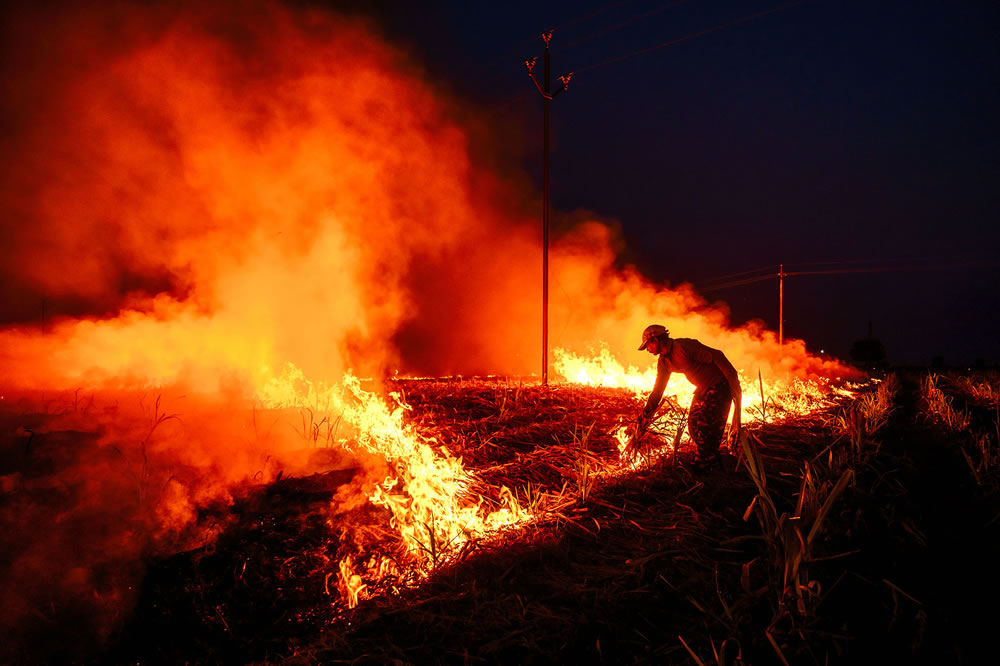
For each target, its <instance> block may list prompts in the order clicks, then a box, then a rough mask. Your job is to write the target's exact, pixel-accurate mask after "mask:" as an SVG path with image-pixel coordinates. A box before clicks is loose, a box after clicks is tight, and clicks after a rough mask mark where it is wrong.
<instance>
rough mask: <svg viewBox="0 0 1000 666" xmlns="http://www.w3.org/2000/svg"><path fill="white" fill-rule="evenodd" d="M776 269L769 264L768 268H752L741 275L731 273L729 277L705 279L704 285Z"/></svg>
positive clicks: (740, 273) (720, 276)
mask: <svg viewBox="0 0 1000 666" xmlns="http://www.w3.org/2000/svg"><path fill="white" fill-rule="evenodd" d="M773 268H774V265H773V264H768V265H767V266H761V267H759V268H751V269H750V270H748V271H740V272H739V273H729V274H728V275H717V276H715V277H711V278H705V279H704V280H702V283H712V282H718V281H719V280H730V279H732V278H736V277H741V276H744V275H750V274H751V273H759V272H760V271H766V270H771V269H773Z"/></svg>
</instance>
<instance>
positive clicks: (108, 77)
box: [0, 3, 842, 624]
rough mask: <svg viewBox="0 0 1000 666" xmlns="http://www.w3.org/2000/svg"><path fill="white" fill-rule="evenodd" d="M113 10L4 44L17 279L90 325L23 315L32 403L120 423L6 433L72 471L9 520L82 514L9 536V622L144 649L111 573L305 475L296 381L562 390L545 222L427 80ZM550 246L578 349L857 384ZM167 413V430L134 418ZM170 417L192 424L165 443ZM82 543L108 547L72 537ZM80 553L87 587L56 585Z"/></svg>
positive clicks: (15, 330)
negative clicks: (90, 611)
mask: <svg viewBox="0 0 1000 666" xmlns="http://www.w3.org/2000/svg"><path fill="white" fill-rule="evenodd" d="M101 7H102V9H101V13H100V14H94V13H91V12H92V11H96V10H90V11H88V12H87V13H78V12H63V13H59V14H55V15H52V14H51V13H46V14H45V15H44V16H43V15H42V14H41V13H37V14H36V13H33V12H30V11H24V12H20V13H16V14H12V15H11V16H10V17H9V20H7V21H5V23H6V27H5V28H4V30H5V33H6V34H5V36H4V41H5V44H6V47H5V48H6V49H7V52H6V53H5V54H4V56H5V58H4V60H5V62H6V63H7V64H6V65H4V69H3V76H4V84H5V91H6V94H7V99H8V105H7V108H6V109H5V111H4V115H3V117H2V122H3V126H4V129H5V130H6V132H5V138H4V141H3V144H2V151H3V152H2V163H0V175H2V178H0V224H2V225H3V234H4V237H5V242H4V243H3V244H2V245H0V277H2V280H3V282H4V283H5V284H6V285H7V286H6V287H5V290H6V294H5V296H7V297H8V299H7V300H8V302H10V303H24V302H29V301H30V302H34V301H36V300H37V301H40V300H43V299H44V300H45V301H46V302H48V303H51V304H56V305H57V306H59V307H56V308H55V309H56V310H57V312H56V314H57V315H59V309H60V307H61V310H62V313H63V314H65V312H67V311H73V312H75V313H78V316H58V317H57V318H56V319H55V320H54V321H49V322H48V323H46V325H44V326H39V325H37V322H36V323H32V322H31V321H28V320H29V319H31V318H33V315H32V316H31V317H29V316H28V315H26V314H25V312H26V311H24V310H23V309H22V310H17V308H13V309H12V310H11V311H8V312H5V313H3V314H4V316H5V317H6V319H7V321H11V322H12V323H11V325H9V326H8V327H7V328H6V329H4V330H3V331H0V367H2V375H3V377H4V386H3V390H4V391H5V393H6V396H7V400H8V402H7V403H6V404H7V405H11V397H12V396H15V395H20V394H21V392H23V391H43V392H44V391H50V392H51V391H63V392H65V391H70V390H72V389H75V388H81V387H82V388H83V389H84V392H83V395H84V396H86V395H87V392H88V391H90V392H93V391H98V392H99V393H98V395H99V398H98V399H97V401H96V402H95V403H94V404H96V405H97V406H98V407H97V408H95V409H83V408H82V407H81V406H80V405H79V404H78V403H76V402H75V401H76V398H73V400H74V404H73V406H72V408H70V407H69V406H68V405H69V402H68V401H69V400H70V398H69V396H70V395H71V394H70V393H60V394H59V395H60V398H59V400H61V401H62V402H61V403H60V404H61V406H60V407H59V409H58V410H55V411H54V412H49V415H51V414H55V413H58V414H59V415H60V416H59V417H58V418H55V417H53V418H46V417H45V414H42V415H41V416H39V415H38V414H37V413H38V412H42V411H44V410H41V408H40V407H39V405H38V402H37V399H36V398H35V397H26V398H25V402H23V403H21V405H22V406H20V407H17V408H16V409H15V411H18V410H20V412H21V413H22V414H26V413H36V414H35V416H33V417H32V418H35V420H36V421H37V423H36V426H35V430H33V431H31V432H29V431H27V430H25V428H26V426H24V425H23V424H21V423H20V422H18V421H17V419H16V418H12V419H10V420H9V424H10V428H7V426H6V425H5V428H6V429H5V431H4V433H3V435H4V438H5V445H6V446H9V447H13V446H24V445H25V443H26V442H28V441H31V437H34V436H35V434H36V433H37V434H38V436H39V437H40V440H39V441H42V442H44V443H45V444H46V445H47V446H49V447H50V449H51V450H50V451H49V453H47V454H45V455H47V456H49V458H46V459H51V460H53V461H56V462H54V463H53V466H52V467H51V468H46V470H39V471H38V472H37V477H36V476H32V474H34V472H25V471H24V470H23V469H22V470H21V471H17V472H12V470H13V469H15V468H16V466H15V467H10V469H5V470H4V471H3V474H4V475H5V476H4V492H5V493H8V492H20V493H25V494H24V495H23V497H28V498H31V497H35V495H33V494H32V493H35V494H37V493H38V492H41V490H42V489H41V487H40V486H39V485H38V484H41V483H43V481H41V480H40V479H43V478H47V477H46V476H45V475H46V474H50V473H51V474H54V475H55V476H58V477H59V479H60V480H59V481H52V482H51V483H54V484H55V485H56V487H58V488H62V490H60V491H59V492H61V493H63V494H61V495H59V502H61V503H62V506H59V507H53V506H52V505H47V504H34V505H32V507H33V508H31V510H30V511H28V512H27V513H25V512H21V513H19V514H18V515H20V516H21V518H18V517H17V516H15V514H14V513H12V511H13V510H12V509H11V508H10V507H11V506H12V504H11V503H8V504H7V508H6V509H5V510H4V512H3V513H4V524H5V526H6V527H8V528H10V529H11V530H14V533H15V534H22V535H24V536H23V537H22V539H21V545H22V546H23V547H22V548H21V550H20V552H19V554H18V556H17V557H15V558H13V559H12V562H13V564H12V565H11V570H10V571H9V572H7V573H9V574H10V575H11V576H14V578H9V579H10V580H14V579H15V578H16V579H18V580H28V579H31V580H35V581H39V582H37V583H33V584H32V585H30V586H23V585H22V586H20V587H15V588H12V590H11V591H9V592H8V593H7V594H6V595H5V596H6V602H7V603H6V604H5V606H6V608H7V613H8V615H11V617H10V618H6V619H12V618H14V617H18V616H26V615H30V613H31V609H33V608H39V607H40V606H43V605H45V604H46V603H47V602H48V601H49V600H50V599H51V598H52V597H53V596H54V595H57V594H58V593H59V591H62V593H64V594H65V595H66V596H69V597H72V598H74V599H78V600H85V599H89V597H88V595H90V594H91V593H92V592H93V591H94V590H97V597H96V598H97V599H98V601H92V600H91V601H78V602H74V603H79V604H82V605H83V606H84V607H87V606H88V605H94V604H96V605H98V606H100V607H101V608H110V610H108V611H107V612H106V613H104V614H102V615H100V618H101V619H103V620H106V621H107V622H108V623H111V624H113V623H114V622H118V621H120V620H121V617H122V609H123V608H126V607H127V605H128V595H127V594H125V593H124V590H126V589H128V588H129V585H132V584H134V583H135V581H136V579H137V577H138V576H139V575H140V574H141V567H138V566H136V567H135V568H131V569H130V568H117V569H115V566H116V565H115V562H118V561H137V560H139V559H141V558H143V557H145V556H148V555H149V554H150V553H151V552H156V551H157V550H158V549H161V550H162V549H169V548H171V547H187V546H190V545H192V544H195V543H200V542H201V541H202V540H203V539H205V538H206V535H205V534H204V533H201V534H198V535H190V534H188V535H185V530H187V529H188V528H189V527H190V526H191V525H192V524H193V523H194V521H195V520H196V518H197V515H196V514H197V510H198V509H201V508H204V507H206V506H209V505H212V504H213V503H222V504H225V503H226V502H227V501H229V492H230V490H231V489H232V488H234V487H236V486H238V485H239V484H241V483H247V482H253V481H258V482H260V481H268V480H270V479H273V478H274V476H275V475H276V474H277V472H278V471H280V470H285V471H286V472H288V471H289V470H300V471H308V461H307V460H306V459H305V457H303V456H302V455H301V452H300V451H299V449H301V448H302V446H303V444H302V437H307V435H308V433H307V432H303V433H302V434H301V435H300V436H299V439H295V438H293V437H291V436H290V434H289V433H291V432H292V430H291V429H290V428H289V427H288V424H281V425H280V426H274V424H273V423H272V424H270V426H268V424H262V423H258V422H257V421H255V420H253V419H254V418H255V415H254V414H252V413H251V411H250V410H251V405H252V401H253V398H254V396H255V394H256V391H257V390H258V389H259V388H260V387H262V386H264V385H265V384H266V383H267V382H268V381H269V380H270V379H272V378H273V377H274V376H275V375H276V374H278V373H280V372H281V370H282V369H283V368H284V367H286V366H287V364H289V363H291V364H294V365H295V366H297V367H298V368H301V369H302V371H303V372H304V374H305V376H306V377H309V378H312V379H315V380H317V381H325V382H331V383H334V382H336V381H337V380H338V379H339V378H340V377H341V376H342V375H343V373H344V372H345V371H347V370H353V371H354V372H355V373H357V374H360V375H362V376H374V377H376V378H377V377H381V376H385V375H387V374H390V373H392V372H394V371H397V370H398V371H401V372H403V373H412V374H423V375H428V374H435V375H436V374H456V373H466V374H468V373H498V374H527V373H532V372H534V373H537V372H538V370H539V368H538V364H539V362H538V359H539V356H540V352H539V350H538V347H539V342H538V341H539V339H540V333H541V331H540V328H541V323H540V293H539V289H540V287H539V282H540V273H541V270H540V263H541V262H540V244H541V243H540V237H539V236H540V234H539V232H538V229H537V227H538V224H537V220H536V219H535V215H536V210H535V208H534V207H532V208H531V210H524V209H521V208H520V207H519V206H515V205H509V204H507V203H505V202H507V201H529V202H531V201H534V200H535V199H536V195H535V194H534V193H531V192H529V193H527V194H525V193H523V192H515V188H514V187H513V186H512V185H511V184H510V183H509V182H507V181H505V180H504V179H503V178H502V177H501V176H499V175H496V174H492V173H489V172H487V171H485V170H483V169H481V168H479V167H477V165H476V164H473V163H472V162H471V160H470V157H469V151H468V141H469V139H468V136H467V133H466V132H465V130H463V128H462V126H460V125H459V124H458V123H457V121H456V120H455V118H456V117H457V113H456V112H455V109H456V108H457V107H456V106H455V105H454V102H453V101H451V100H449V99H448V98H447V97H445V96H443V95H441V94H440V93H439V92H436V91H435V90H434V89H433V88H432V87H430V86H429V85H428V84H427V83H426V82H425V81H424V80H423V79H422V78H421V75H420V73H419V72H415V71H413V69H412V66H411V65H409V64H408V63H407V59H406V54H404V53H401V52H399V51H397V50H395V49H393V48H392V47H391V46H389V45H386V44H384V43H382V42H380V41H379V40H378V39H377V38H376V37H374V36H373V35H372V34H371V32H370V31H369V30H368V29H366V27H365V26H363V25H362V24H360V23H357V22H354V21H351V20H347V19H344V18H342V17H338V16H335V15H331V14H326V13H319V12H315V11H310V12H306V11H293V10H289V9H285V8H281V7H279V6H276V5H270V4H266V3H231V4H229V3H221V5H220V4H219V3H212V4H211V5H210V7H209V8H204V7H197V8H195V6H194V4H193V3H192V5H191V6H190V7H183V6H182V7H181V8H178V7H177V6H174V7H172V8H170V9H162V8H159V9H157V8H146V7H141V6H138V5H127V4H111V5H107V6H105V5H103V4H102V5H101ZM553 242H554V247H553V257H552V283H551V287H550V290H551V332H550V341H551V344H552V346H553V347H564V348H567V349H569V350H572V351H575V352H577V353H581V354H585V353H587V352H588V351H589V350H591V349H597V348H598V347H599V345H601V344H602V343H606V344H607V345H608V346H609V347H610V349H611V351H612V352H613V353H614V354H615V355H616V356H618V357H619V358H620V359H621V360H622V361H623V362H625V363H630V364H640V363H642V364H648V362H649V361H648V357H645V356H644V354H640V353H639V352H636V351H635V347H636V346H637V343H638V337H639V334H640V332H641V330H642V328H643V327H644V326H646V325H647V324H648V323H652V322H659V323H663V324H665V325H667V326H668V328H670V329H671V332H672V334H673V335H675V336H687V337H698V338H700V339H702V340H703V341H704V342H706V343H708V344H710V345H713V346H717V347H719V348H722V349H724V350H725V351H726V352H727V354H729V356H730V358H731V359H732V360H733V361H734V363H735V364H736V365H737V367H739V368H741V369H742V370H744V371H745V372H747V373H752V374H754V375H755V374H756V370H757V369H758V368H759V369H761V370H762V372H763V373H764V374H765V375H770V376H779V375H786V376H787V375H795V376H803V375H807V374H818V375H831V374H837V373H839V372H840V371H841V370H842V369H841V368H839V367H837V366H835V365H830V364H824V363H823V362H820V361H818V360H817V359H814V358H811V357H809V356H808V355H807V354H806V353H805V350H804V346H803V345H802V344H801V343H797V342H796V343H793V344H791V345H786V347H785V348H784V349H783V350H781V351H780V352H779V350H778V347H777V345H776V343H775V340H774V336H773V335H772V334H771V333H768V332H765V331H761V330H759V329H758V328H757V327H755V326H753V325H750V326H747V327H744V328H743V329H740V330H732V329H730V328H729V326H728V322H727V318H726V313H725V310H724V309H723V308H721V307H708V306H707V305H706V303H705V302H704V301H702V300H701V299H700V297H698V296H697V295H696V294H694V293H693V292H692V291H690V290H689V289H686V288H681V289H669V288H665V287H661V286H657V285H654V284H651V283H649V282H648V281H646V280H645V279H644V278H643V277H642V276H641V275H639V274H638V273H637V272H636V271H634V270H632V269H627V268H626V269H624V270H622V269H620V268H618V267H617V263H616V256H615V251H614V249H613V248H614V246H615V237H614V230H613V227H612V226H609V225H607V224H603V223H601V222H600V221H597V220H588V221H584V222H582V223H581V224H578V225H576V226H575V227H574V228H573V229H571V230H570V231H568V232H567V233H566V234H565V235H563V236H562V237H560V238H557V239H554V241H553ZM18 318H20V320H21V321H20V322H19V321H17V319H18ZM142 389H145V391H146V392H145V393H144V394H142V395H144V396H145V397H144V399H143V402H142V403H141V404H140V403H137V402H136V401H137V398H136V395H139V394H136V393H123V394H121V395H120V397H119V394H118V393H115V392H116V391H124V390H128V391H136V390H142ZM102 392H103V393H102ZM32 395H34V396H37V394H32ZM91 395H92V393H91ZM158 395H159V396H164V397H165V402H164V403H163V404H162V405H159V406H156V405H154V402H155V401H156V399H157V396H158ZM33 401H34V402H33ZM11 409H14V408H13V407H11ZM240 410H242V411H240ZM165 414H167V415H177V416H178V417H179V418H177V419H170V420H169V421H164V422H161V423H160V424H159V425H157V421H158V418H159V417H160V416H162V415H165ZM272 426H273V427H272ZM304 429H305V426H303V430H304ZM71 431H72V432H77V433H88V432H89V433H91V434H88V435H85V436H84V435H81V438H82V439H80V440H79V441H76V442H74V441H71V440H72V437H70V436H69V435H65V434H59V433H66V432H71ZM45 433H49V435H48V437H47V438H46V437H44V436H43V435H45ZM64 440H65V441H64ZM81 442H82V443H81ZM36 444H37V441H36ZM75 446H79V447H80V448H79V451H78V452H77V453H76V454H72V455H71V454H69V453H66V452H65V451H62V450H61V448H60V447H63V448H66V449H70V448H72V447H75ZM26 450H27V449H26ZM84 451H85V452H87V456H86V457H84V458H81V455H82V454H81V452H84ZM34 455H42V453H36V454H34ZM11 460H12V461H13V459H11ZM8 462H10V461H8ZM342 462H343V461H340V462H338V463H337V464H341V463H342ZM15 463H16V461H14V462H11V464H12V465H14V464H15ZM5 464H6V463H5ZM16 464H17V465H19V464H20V463H16ZM25 469H27V468H25ZM44 483H49V482H48V481H46V482H44ZM60 484H62V485H60ZM66 488H71V490H65V489H66ZM57 495H58V493H57ZM112 507H118V509H116V510H115V511H111V509H112ZM22 508H23V507H22ZM18 511H21V510H18ZM24 516H30V517H31V520H30V521H28V522H25V520H24ZM93 521H97V522H96V523H95V522H93ZM57 523H58V524H63V525H65V524H67V523H68V524H74V525H87V526H91V527H93V526H94V525H97V524H99V525H100V526H101V528H100V529H94V530H90V531H86V530H84V531H80V532H74V533H73V535H72V538H71V536H70V535H69V533H68V532H61V531H59V530H60V529H61V528H58V527H55V525H56V524H57ZM39 525H43V526H44V525H49V527H48V528H45V529H40V528H39ZM47 530H49V531H47ZM45 534H47V535H49V536H47V537H45V538H42V536H43V535H45ZM58 535H63V536H58ZM57 536H58V538H57ZM50 537H51V538H50ZM84 543H85V544H87V545H86V547H82V546H81V544H84ZM69 551H73V552H75V553H77V554H78V559H79V561H78V563H77V566H75V567H74V568H73V569H72V571H70V572H69V573H67V574H66V576H56V577H51V578H49V579H47V580H44V582H41V581H43V579H44V576H43V575H42V572H43V571H45V570H47V568H48V566H47V565H46V563H47V562H51V561H54V560H58V559H59V558H60V557H62V556H65V553H66V552H69ZM109 553H111V554H113V557H112V556H111V555H109ZM112 569H114V570H115V571H117V572H118V574H116V576H117V577H115V576H111V575H110V573H107V572H109V571H111V570H112ZM101 571H104V572H105V574H100V572H101ZM102 575H103V576H104V578H101V576H102ZM5 577H7V575H6V574H5ZM102 586H103V587H102ZM67 612H68V611H67Z"/></svg>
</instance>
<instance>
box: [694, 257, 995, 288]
mask: <svg viewBox="0 0 1000 666" xmlns="http://www.w3.org/2000/svg"><path fill="white" fill-rule="evenodd" d="M821 263H826V262H821ZM829 263H839V262H829ZM842 263H850V262H842ZM805 265H808V264H805ZM996 266H997V264H991V263H987V262H982V261H978V262H977V261H967V262H961V263H951V264H930V265H928V264H914V265H910V266H869V267H866V268H831V269H827V270H818V271H784V272H783V275H784V276H785V277H789V276H792V275H846V274H857V273H899V272H906V271H918V272H919V271H941V270H956V269H960V268H994V267H996ZM755 270H759V269H755ZM747 272H748V273H752V272H753V271H747ZM736 275H739V274H738V273H736V274H734V276H736ZM776 277H780V276H779V274H778V273H769V274H767V275H760V276H756V277H750V278H745V279H742V280H732V281H730V282H724V283H722V284H705V283H701V284H696V285H694V287H695V289H697V290H698V291H715V290H717V289H729V288H731V287H742V286H743V285H747V284H753V283H755V282H763V281H764V280H772V279H774V278H776Z"/></svg>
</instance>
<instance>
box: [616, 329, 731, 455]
mask: <svg viewBox="0 0 1000 666" xmlns="http://www.w3.org/2000/svg"><path fill="white" fill-rule="evenodd" d="M643 349H645V350H646V351H648V352H649V353H650V354H653V355H655V356H658V357H659V358H658V359H657V361H656V384H655V385H654V386H653V391H652V392H651V393H650V394H649V399H648V400H647V401H646V407H645V408H644V409H643V411H642V417H641V418H642V420H643V422H646V421H648V420H650V419H652V418H653V414H655V413H656V408H657V407H659V406H660V400H661V399H662V398H663V390H664V389H665V388H666V387H667V380H669V379H670V375H671V373H674V372H679V373H681V374H683V375H684V376H685V377H687V380H688V381H689V382H691V383H692V384H694V386H695V392H694V398H693V399H692V400H691V407H690V409H688V432H689V433H690V434H691V439H692V440H694V443H695V444H696V445H697V446H698V454H697V456H696V457H695V462H696V463H698V464H699V465H707V464H708V463H710V462H715V461H718V459H719V445H720V444H721V443H722V436H723V433H724V432H725V430H726V421H727V419H728V418H729V408H730V406H731V405H734V404H735V406H736V409H735V411H734V412H733V428H732V434H733V436H734V437H738V436H739V431H740V416H741V413H740V410H741V403H742V400H743V391H742V390H741V389H740V378H739V375H738V374H737V373H736V368H734V367H733V364H732V363H730V362H729V359H727V358H726V355H725V354H723V353H722V352H721V351H719V350H718V349H712V348H711V347H706V346H705V345H703V344H702V343H700V342H698V341H697V340H692V339H690V338H676V339H674V338H671V337H670V332H669V331H668V330H667V329H666V328H664V327H663V326H660V325H659V324H653V325H651V326H647V327H646V330H644V331H643V332H642V345H640V346H639V350H640V351H642V350H643ZM642 425H644V424H643V423H640V427H641V426H642ZM638 434H640V433H639V432H638V431H637V435H638ZM637 444H638V437H636V438H634V440H633V445H637Z"/></svg>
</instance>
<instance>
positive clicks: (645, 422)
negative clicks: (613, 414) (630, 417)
mask: <svg viewBox="0 0 1000 666" xmlns="http://www.w3.org/2000/svg"><path fill="white" fill-rule="evenodd" d="M650 420H651V419H650V417H648V416H646V412H645V410H643V411H641V412H639V416H638V417H637V418H636V421H635V430H634V431H632V436H631V437H629V440H628V443H627V444H625V448H624V449H622V457H623V458H624V459H625V460H627V461H629V462H632V461H633V460H635V458H636V456H638V455H639V452H640V451H641V450H642V436H643V435H644V434H646V429H647V428H648V427H649V422H650Z"/></svg>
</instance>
